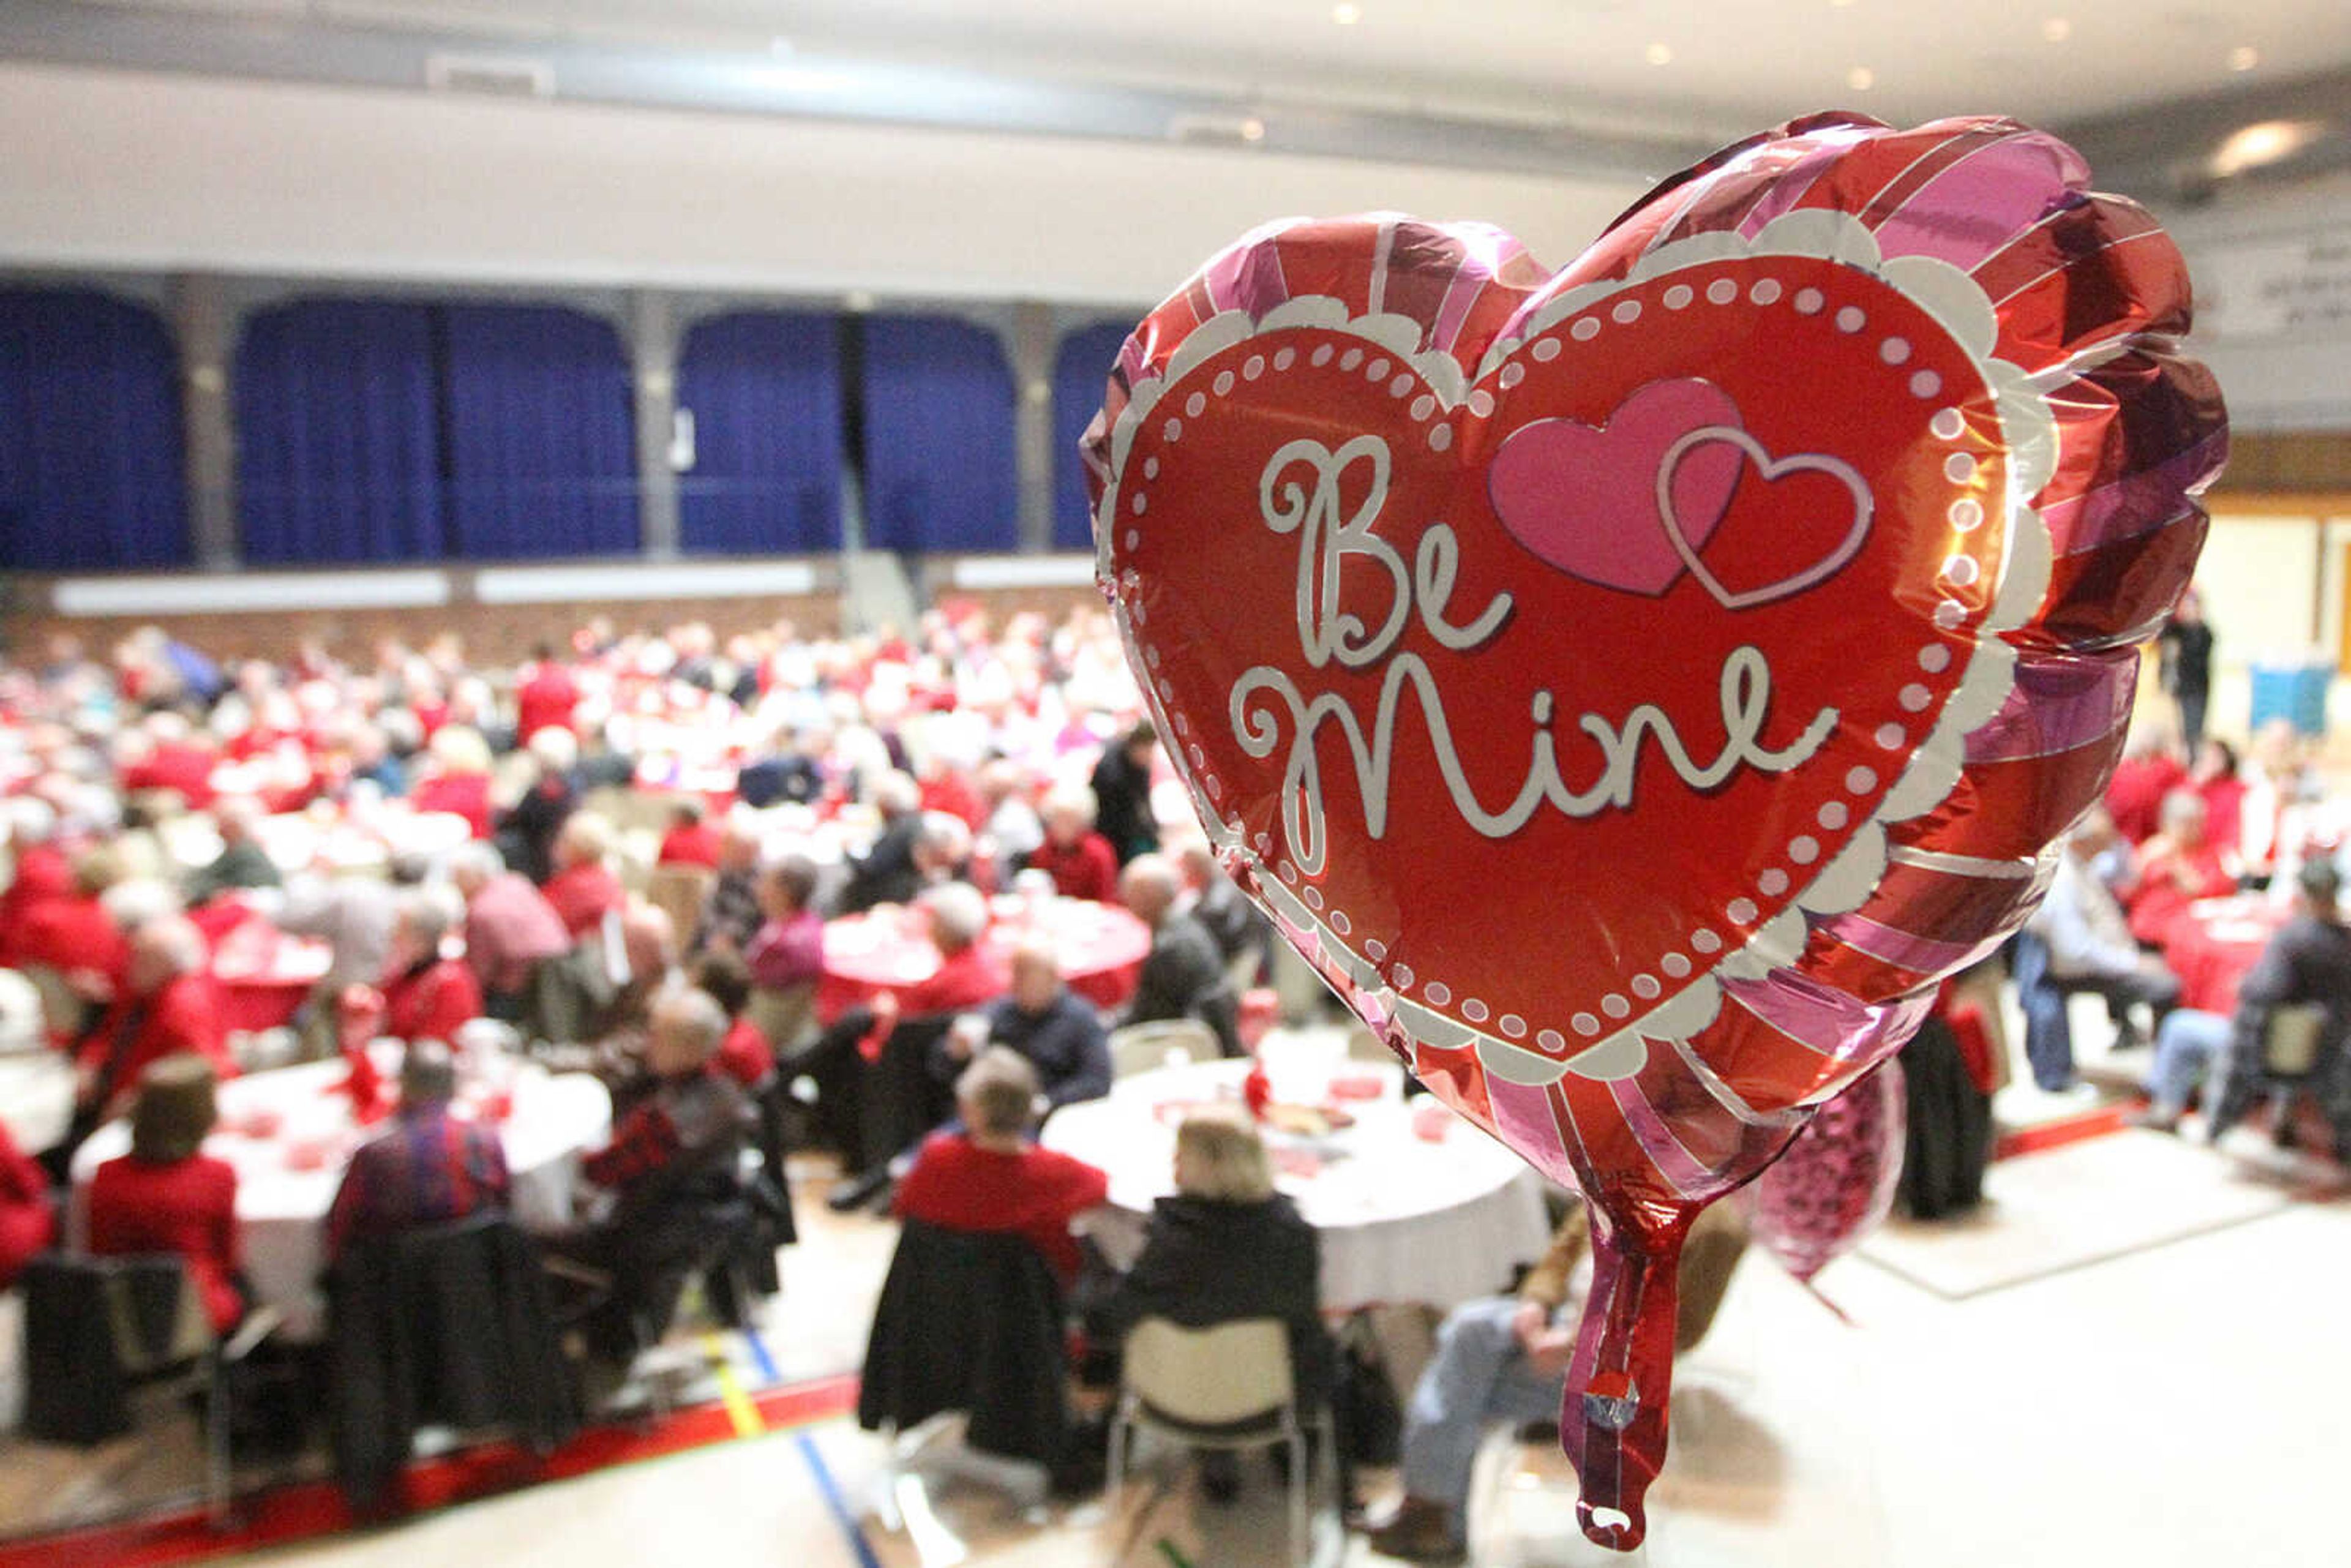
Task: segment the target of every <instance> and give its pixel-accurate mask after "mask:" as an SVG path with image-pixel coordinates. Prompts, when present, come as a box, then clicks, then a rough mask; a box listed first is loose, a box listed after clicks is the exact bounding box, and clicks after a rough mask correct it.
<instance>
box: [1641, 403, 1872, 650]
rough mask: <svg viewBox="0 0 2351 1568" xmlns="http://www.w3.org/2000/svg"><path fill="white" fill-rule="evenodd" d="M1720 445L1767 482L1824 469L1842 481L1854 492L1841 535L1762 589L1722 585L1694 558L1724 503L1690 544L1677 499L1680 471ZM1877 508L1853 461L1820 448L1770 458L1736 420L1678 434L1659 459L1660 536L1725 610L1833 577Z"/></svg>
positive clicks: (1791, 594)
mask: <svg viewBox="0 0 2351 1568" xmlns="http://www.w3.org/2000/svg"><path fill="white" fill-rule="evenodd" d="M1722 448H1728V449H1729V450H1730V451H1731V452H1734V453H1737V454H1740V455H1744V456H1745V457H1746V458H1747V459H1748V460H1749V461H1750V462H1751V463H1753V464H1754V465H1755V471H1756V473H1758V474H1760V475H1761V476H1762V478H1763V482H1764V483H1765V484H1767V485H1769V484H1772V483H1774V482H1775V481H1777V480H1780V479H1782V478H1784V477H1786V476H1788V475H1791V474H1825V475H1827V476H1829V477H1830V478H1832V479H1834V480H1835V481H1836V482H1837V483H1838V484H1840V485H1843V486H1844V487H1845V491H1846V493H1847V494H1849V495H1850V496H1852V497H1853V520H1852V521H1851V522H1849V523H1848V524H1846V525H1845V531H1844V538H1840V539H1839V540H1838V541H1837V542H1836V543H1835V544H1834V546H1832V547H1831V548H1830V549H1829V552H1828V553H1827V554H1826V555H1824V556H1823V557H1821V558H1820V559H1818V560H1816V561H1814V562H1813V563H1812V564H1811V565H1810V566H1803V567H1799V568H1797V569H1796V570H1794V571H1792V572H1790V573H1789V574H1788V575H1787V576H1785V577H1782V578H1780V579H1778V580H1775V581H1771V582H1767V583H1765V584H1763V585H1762V586H1761V588H1749V589H1742V590H1740V591H1737V592H1733V591H1731V590H1729V589H1727V588H1725V587H1723V585H1722V580H1721V579H1720V578H1719V577H1717V576H1715V575H1714V573H1712V572H1711V571H1708V570H1707V567H1706V562H1705V561H1703V560H1701V559H1698V550H1699V549H1703V548H1704V546H1705V543H1706V538H1707V536H1708V535H1710V534H1712V533H1713V532H1714V530H1715V529H1716V528H1719V526H1720V525H1721V523H1722V512H1723V508H1722V507H1716V508H1715V509H1714V510H1713V511H1711V512H1708V514H1707V515H1706V516H1707V522H1706V525H1705V530H1704V532H1703V533H1701V534H1700V535H1699V536H1698V543H1697V545H1695V546H1693V545H1691V544H1690V543H1688V542H1687V541H1688V538H1689V535H1690V528H1689V526H1688V524H1687V523H1686V522H1684V521H1683V520H1682V517H1681V500H1680V497H1681V495H1682V482H1681V476H1682V472H1683V470H1685V469H1687V468H1688V467H1689V466H1690V465H1691V464H1692V463H1707V462H1708V460H1709V459H1711V458H1712V457H1713V456H1714V455H1715V453H1716V452H1717V451H1718V450H1719V449H1722ZM1709 466H1711V464H1710V463H1709ZM1737 477H1738V471H1737V469H1736V468H1734V469H1733V470H1732V479H1733V482H1734V483H1735V482H1736V480H1737ZM1875 514H1876V501H1875V500H1874V499H1873V498H1872V497H1871V496H1870V493H1869V485H1868V483H1867V482H1866V481H1865V480H1864V479H1863V478H1862V476H1860V475H1859V474H1856V473H1855V472H1854V467H1853V465H1852V464H1850V463H1847V462H1846V461H1844V459H1843V458H1841V457H1831V456H1829V455H1826V454H1825V453H1819V452H1793V453H1790V454H1789V455H1787V456H1785V457H1774V456H1772V455H1771V454H1770V453H1768V452H1766V451H1764V450H1763V444H1762V443H1761V442H1760V441H1758V440H1756V439H1755V438H1754V437H1753V436H1751V435H1750V434H1747V433H1746V432H1745V431H1743V430H1740V429H1739V428H1738V427H1737V426H1735V425H1707V426H1703V427H1701V428H1699V429H1697V430H1693V431H1690V432H1688V433H1687V434H1683V435H1681V436H1677V438H1676V439H1675V441H1674V444H1672V445H1671V446H1669V447H1667V449H1666V453H1665V455H1664V456H1663V457H1661V458H1659V459H1658V460H1657V515H1658V525H1657V533H1658V536H1659V537H1660V538H1663V539H1664V540H1665V541H1666V547H1667V549H1670V550H1672V551H1673V552H1674V554H1675V556H1676V557H1677V558H1678V559H1680V561H1681V563H1682V565H1683V566H1685V567H1687V568H1688V570H1689V573H1690V575H1691V576H1692V577H1695V578H1697V579H1698V581H1699V582H1700V583H1701V584H1703V585H1704V586H1705V588H1706V591H1708V593H1711V594H1712V595H1714V598H1715V602H1717V603H1718V604H1720V605H1721V606H1722V607H1723V608H1724V609H1725V610H1752V609H1753V608H1755V606H1757V605H1759V604H1771V603H1773V602H1775V601H1779V600H1782V599H1793V598H1794V597H1795V596H1796V595H1797V594H1799V593H1802V592H1803V591H1804V590H1806V589H1808V588H1811V587H1813V586H1814V585H1815V584H1818V583H1822V582H1825V581H1827V580H1829V579H1830V578H1832V577H1834V576H1835V575H1836V574H1837V572H1838V570H1840V569H1842V568H1843V567H1844V563H1845V562H1847V561H1849V560H1851V559H1853V557H1854V552H1855V550H1858V549H1861V541H1862V540H1863V539H1865V538H1868V536H1869V520H1870V518H1871V517H1873V516H1874V515H1875Z"/></svg>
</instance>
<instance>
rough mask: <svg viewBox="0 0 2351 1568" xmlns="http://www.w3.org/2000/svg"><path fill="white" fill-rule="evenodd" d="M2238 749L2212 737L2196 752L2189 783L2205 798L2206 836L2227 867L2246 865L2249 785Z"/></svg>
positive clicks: (2217, 737) (2208, 737) (2190, 770)
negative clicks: (2242, 775) (2240, 774)
mask: <svg viewBox="0 0 2351 1568" xmlns="http://www.w3.org/2000/svg"><path fill="white" fill-rule="evenodd" d="M2241 766H2242V764H2241V761H2240V760H2239V758H2238V757H2237V748H2236V747H2233V746H2231V745H2230V744H2229V743H2228V742H2227V741H2225V740H2223V739H2221V738H2220V737H2219V736H2217V735H2208V736H2206V737H2204V744H2203V745H2202V746H2201V747H2198V749H2197V752H2196V766H2195V767H2194V768H2190V769H2189V775H2188V781H2189V784H2190V785H2192V786H2194V788H2195V790H2196V792H2197V793H2198V794H2199V795H2201V796H2203V797H2204V833H2205V836H2206V837H2207V838H2209V839H2210V840H2211V841H2212V847H2213V848H2214V849H2216V850H2218V851H2220V859H2221V862H2222V863H2223V864H2226V865H2228V866H2231V867H2232V868H2234V867H2238V866H2240V865H2241V864H2242V862H2241V858H2240V853H2239V852H2240V851H2241V849H2242V847H2243V844H2244V836H2245V781H2244V779H2241V778H2239V777H2238V769H2239V768H2241Z"/></svg>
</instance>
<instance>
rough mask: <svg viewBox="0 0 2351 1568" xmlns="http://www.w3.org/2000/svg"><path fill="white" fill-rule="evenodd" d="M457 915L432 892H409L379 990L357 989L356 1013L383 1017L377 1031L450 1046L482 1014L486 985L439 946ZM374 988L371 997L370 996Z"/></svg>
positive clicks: (396, 920) (396, 922)
mask: <svg viewBox="0 0 2351 1568" xmlns="http://www.w3.org/2000/svg"><path fill="white" fill-rule="evenodd" d="M455 923H456V922H455V915H454V914H453V912H452V911H451V910H450V908H449V906H448V904H446V903H444V901H443V899H442V896H441V895H440V894H438V893H435V892H433V891H431V890H429V889H422V888H420V889H415V890H413V891H412V892H410V893H409V894H406V895H405V896H404V897H403V898H402V900H401V904H400V913H399V914H398V915H395V916H394V917H393V920H392V953H391V956H390V960H389V962H388V963H387V965H386V967H385V969H384V977H383V981H382V984H381V986H380V987H377V988H369V987H365V986H354V987H352V988H351V989H352V990H353V991H354V992H359V993H361V994H360V996H358V997H357V998H352V1001H353V1003H354V1004H355V1005H356V1009H357V1010H360V1011H373V1012H378V1013H380V1014H381V1021H380V1022H379V1023H378V1025H377V1028H378V1029H379V1030H381V1032H382V1033H384V1034H388V1035H391V1036H392V1038H394V1039H396V1040H407V1041H410V1042H412V1043H413V1042H414V1041H416V1040H440V1041H442V1042H443V1043H444V1044H445V1043H447V1042H449V1041H451V1040H455V1039H456V1038H457V1030H458V1029H459V1028H460V1027H462V1026H463V1025H465V1024H468V1023H471V1022H473V1021H474V1019H477V1018H480V1017H481V1016H482V984H481V981H480V980H478V979H476V978H475V975H474V971H473V970H472V969H471V968H469V967H466V964H465V960H464V959H463V958H450V957H444V956H443V955H442V952H441V945H442V943H443V941H444V940H445V939H446V938H447V936H448V935H449V927H450V926H451V925H455ZM371 990H372V994H368V993H370V992H371Z"/></svg>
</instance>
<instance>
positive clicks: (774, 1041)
mask: <svg viewBox="0 0 2351 1568" xmlns="http://www.w3.org/2000/svg"><path fill="white" fill-rule="evenodd" d="M816 883H817V873H816V865H815V862H811V861H810V859H809V858H808V857H807V856H806V855H799V854H788V855H785V856H784V857H783V858H782V859H780V860H778V862H776V863H775V864H774V865H771V866H769V867H768V869H767V870H766V871H765V872H763V873H761V874H760V876H759V881H758V898H759V913H760V916H761V921H762V923H761V925H760V926H759V929H758V935H756V936H753V937H752V939H751V943H750V946H749V947H748V948H747V950H746V951H745V953H744V955H743V961H744V967H745V968H746V969H747V970H748V972H749V974H750V977H751V985H752V987H753V988H754V992H755V996H754V1002H755V1006H754V1009H753V1010H754V1011H755V1012H756V1013H758V1014H759V1015H760V1016H761V1017H762V1018H764V1019H767V1020H768V1021H767V1022H766V1023H765V1024H764V1025H763V1026H762V1027H763V1028H766V1029H767V1030H768V1043H769V1044H770V1045H773V1046H775V1047H777V1048H778V1049H788V1048H789V1047H790V1046H792V1045H794V1044H796V1043H798V1041H797V1040H796V1039H794V1038H786V1037H787V1036H797V1034H798V1033H799V1027H798V1022H799V1021H805V1020H804V1019H803V1018H802V1017H801V1015H804V1014H805V1013H806V1011H807V1007H808V1003H809V999H810V998H811V997H812V996H813V995H814V991H815V987H816V984H817V982H818V981H820V980H821V979H822V978H823V977H824V921H823V919H822V918H821V917H820V916H819V915H818V914H817V912H816ZM794 1020H798V1021H794Z"/></svg>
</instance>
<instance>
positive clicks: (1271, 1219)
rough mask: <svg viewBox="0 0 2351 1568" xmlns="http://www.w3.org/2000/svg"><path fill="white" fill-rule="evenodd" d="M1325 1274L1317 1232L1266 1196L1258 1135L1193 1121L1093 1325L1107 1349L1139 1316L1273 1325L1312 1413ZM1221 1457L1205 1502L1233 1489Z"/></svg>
mask: <svg viewBox="0 0 2351 1568" xmlns="http://www.w3.org/2000/svg"><path fill="white" fill-rule="evenodd" d="M1321 1275H1322V1255H1321V1251H1320V1249H1319V1246H1318V1242H1317V1239H1316V1237H1315V1234H1314V1228H1313V1227H1312V1226H1311V1225H1309V1224H1308V1223H1307V1222H1306V1221H1305V1219H1304V1218H1301V1216H1300V1214H1299V1212H1298V1207H1297V1206H1296V1205H1295V1204H1293V1203H1291V1202H1290V1199H1289V1198H1287V1197H1282V1196H1281V1195H1280V1194H1279V1193H1277V1192H1275V1191H1274V1190H1273V1166H1272V1162H1271V1161H1270V1160H1269V1159H1268V1158H1267V1157H1266V1152H1265V1145H1264V1144H1263V1143H1262V1142H1261V1141H1260V1140H1259V1137H1258V1134H1257V1128H1256V1127H1255V1126H1254V1125H1252V1124H1250V1123H1249V1122H1248V1121H1247V1120H1245V1119H1244V1118H1243V1117H1241V1116H1240V1114H1239V1113H1238V1112H1233V1113H1221V1112H1217V1111H1208V1112H1196V1113H1193V1114H1192V1115H1190V1116H1188V1117H1186V1119H1185V1121H1184V1124H1182V1125H1181V1126H1180V1127H1178V1128H1177V1129H1176V1132H1175V1196H1174V1197H1163V1198H1161V1199H1160V1200H1159V1201H1158V1203H1157V1204H1155V1206H1154V1207H1153V1208H1152V1213H1151V1225H1150V1228H1149V1230H1148V1231H1147V1232H1146V1233H1145V1235H1144V1242H1143V1251H1142V1254H1141V1255H1140V1256H1139V1257H1137V1258H1136V1259H1135V1260H1134V1268H1133V1269H1131V1270H1128V1271H1127V1274H1126V1276H1125V1278H1124V1279H1123V1280H1122V1281H1120V1283H1119V1285H1118V1288H1117V1289H1116V1290H1115V1291H1113V1292H1112V1294H1111V1295H1110V1297H1109V1299H1108V1300H1107V1301H1105V1302H1104V1303H1103V1305H1102V1309H1101V1312H1100V1315H1099V1317H1098V1318H1097V1319H1096V1321H1095V1324H1094V1327H1095V1328H1096V1329H1097V1331H1098V1332H1099V1333H1100V1334H1101V1335H1102V1338H1104V1339H1105V1340H1107V1339H1109V1338H1112V1337H1114V1336H1119V1335H1123V1334H1124V1333H1125V1332H1126V1331H1127V1330H1128V1329H1129V1328H1132V1327H1133V1326H1134V1324H1135V1323H1137V1322H1141V1321H1142V1320H1143V1319H1144V1318H1165V1319H1167V1320H1169V1321H1170V1322H1174V1323H1175V1324H1177V1325H1179V1326H1181V1327H1184V1328H1191V1329H1203V1328H1213V1327H1214V1326H1216V1325H1217V1324H1218V1323H1228V1322H1237V1321H1238V1320H1240V1319H1244V1318H1279V1319H1280V1320H1281V1322H1283V1323H1284V1324H1285V1325H1287V1327H1288V1328H1289V1330H1290V1368H1291V1374H1290V1375H1291V1376H1292V1378H1293V1379H1294V1380H1295V1381H1296V1385H1297V1389H1298V1396H1299V1400H1300V1403H1301V1406H1304V1407H1306V1408H1309V1409H1311V1408H1313V1407H1314V1406H1318V1405H1321V1404H1323V1403H1325V1402H1327V1401H1328V1400H1329V1399H1330V1397H1331V1395H1332V1385H1333V1383H1334V1381H1335V1369H1336V1366H1337V1362H1338V1354H1337V1349H1336V1347H1335V1346H1334V1345H1333V1343H1332V1339H1331V1335H1330V1332H1329V1331H1328V1330H1327V1329H1325V1328H1324V1327H1323V1324H1322V1303H1321V1282H1322V1281H1321ZM1342 1447H1343V1445H1342ZM1229 1458H1230V1457H1229V1456H1211V1457H1210V1461H1209V1462H1208V1463H1207V1464H1205V1465H1204V1467H1203V1471H1202V1474H1203V1484H1204V1486H1205V1487H1206V1489H1207V1491H1208V1493H1209V1495H1210V1496H1211V1497H1216V1498H1218V1499H1219V1500H1221V1499H1223V1498H1226V1497H1229V1496H1230V1495H1231V1494H1232V1492H1233V1490H1235V1487H1236V1484H1237V1483H1236V1481H1235V1479H1234V1471H1233V1470H1232V1469H1231V1466H1230V1464H1229V1462H1228V1461H1229ZM1342 1478H1343V1479H1344V1472H1342Z"/></svg>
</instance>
